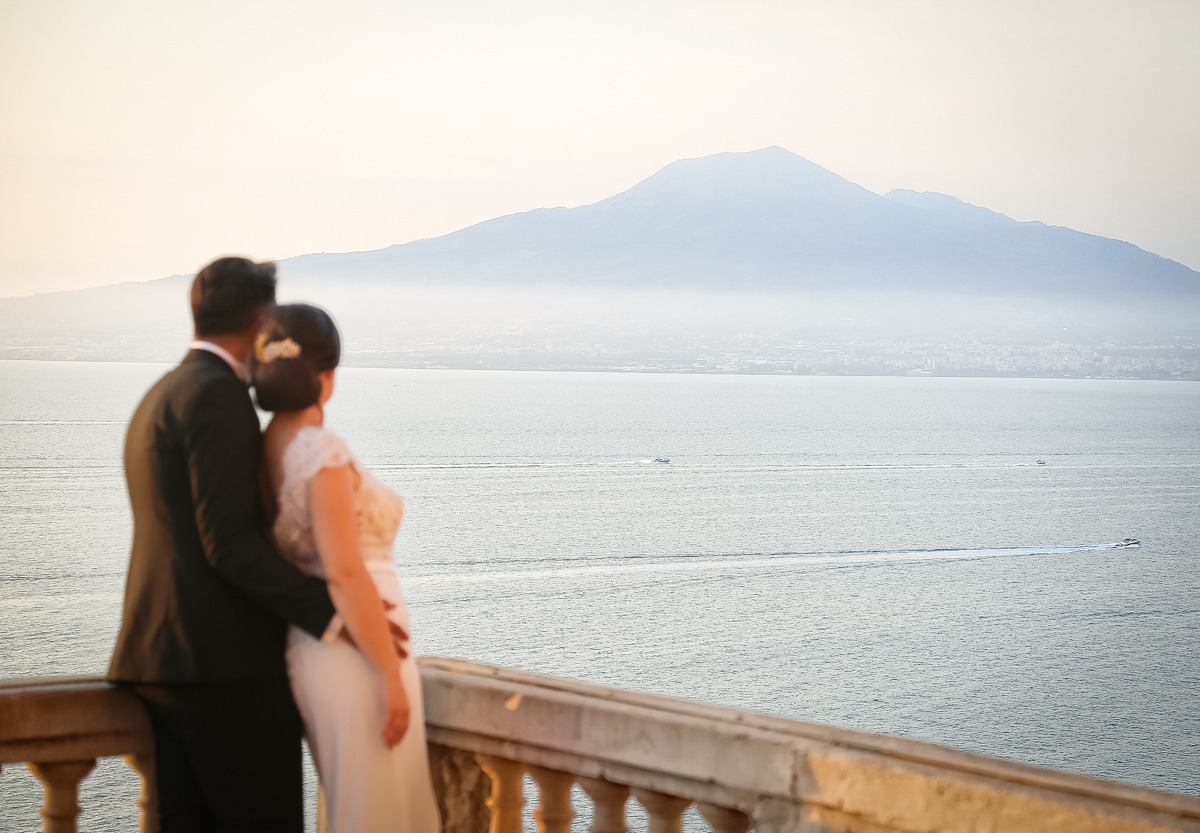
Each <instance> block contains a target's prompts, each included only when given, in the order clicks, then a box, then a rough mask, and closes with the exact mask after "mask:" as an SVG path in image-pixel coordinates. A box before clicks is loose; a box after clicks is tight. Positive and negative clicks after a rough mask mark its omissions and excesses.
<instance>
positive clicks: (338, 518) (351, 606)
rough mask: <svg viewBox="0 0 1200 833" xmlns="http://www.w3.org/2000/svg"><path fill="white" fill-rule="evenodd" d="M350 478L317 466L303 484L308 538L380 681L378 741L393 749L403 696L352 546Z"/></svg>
mask: <svg viewBox="0 0 1200 833" xmlns="http://www.w3.org/2000/svg"><path fill="white" fill-rule="evenodd" d="M353 477H354V473H353V472H352V471H351V470H350V466H349V465H345V466H338V467H336V468H323V469H321V470H320V471H319V472H317V474H316V475H314V476H313V478H312V480H310V481H309V486H308V488H309V498H310V501H309V506H311V507H312V521H313V537H314V539H315V540H316V544H317V553H318V554H319V556H320V558H321V566H322V567H323V568H324V570H325V580H326V581H327V582H328V584H329V595H330V596H331V597H332V598H333V604H334V607H336V608H337V612H338V614H339V615H340V616H341V617H342V621H343V622H345V624H346V628H347V630H349V631H350V636H351V637H353V638H354V641H355V643H356V644H357V645H358V649H359V651H361V652H362V654H363V656H365V657H366V658H367V661H368V662H370V663H371V665H372V666H373V667H374V668H375V670H376V671H377V672H378V674H379V676H380V678H381V684H382V685H383V688H384V702H385V704H386V707H387V714H386V718H385V721H384V730H383V740H384V743H386V744H387V745H388V746H395V745H396V744H397V743H399V742H400V739H401V738H402V737H403V736H404V733H405V731H406V730H407V729H408V697H407V695H406V694H405V692H404V686H403V685H402V683H401V682H400V661H399V660H398V659H397V658H396V651H395V648H394V647H393V644H392V638H391V633H390V632H389V630H388V623H387V619H386V617H385V616H384V608H383V602H382V600H381V599H380V597H379V591H378V590H376V589H375V582H374V581H372V580H371V576H370V574H369V573H368V572H367V566H366V564H365V563H364V562H363V557H362V552H361V551H360V549H359V546H358V526H357V524H356V523H355V516H354V492H353Z"/></svg>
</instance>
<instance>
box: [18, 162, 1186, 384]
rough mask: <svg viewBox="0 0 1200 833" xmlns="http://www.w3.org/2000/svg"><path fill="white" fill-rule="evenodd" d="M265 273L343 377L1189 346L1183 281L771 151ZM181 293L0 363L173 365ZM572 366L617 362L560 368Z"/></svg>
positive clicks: (23, 332)
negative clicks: (586, 200)
mask: <svg viewBox="0 0 1200 833" xmlns="http://www.w3.org/2000/svg"><path fill="white" fill-rule="evenodd" d="M279 274H280V298H281V299H283V300H288V299H296V298H303V299H307V300H311V301H314V302H316V303H321V304H324V305H326V306H328V307H329V308H330V309H331V310H332V311H334V312H335V313H336V314H337V316H338V318H339V321H340V322H341V323H342V324H343V329H344V330H345V331H346V333H347V336H348V340H347V347H348V350H349V352H350V354H353V356H354V357H355V359H354V360H355V361H357V362H359V363H404V362H408V363H409V364H408V365H406V366H421V363H422V362H424V363H426V364H443V365H444V364H449V365H453V366H469V367H474V366H481V365H480V363H479V362H480V359H479V356H481V355H483V354H484V353H488V351H491V353H489V355H492V356H493V359H494V357H495V356H497V355H501V354H503V356H505V357H507V358H505V359H504V361H505V362H507V363H508V364H506V365H504V366H518V365H519V366H523V367H524V366H549V365H548V363H547V361H546V360H545V356H548V355H550V354H551V353H553V354H554V355H560V356H568V357H572V358H570V361H569V362H568V361H567V360H566V359H564V360H563V361H564V362H565V363H559V364H556V365H554V366H585V365H586V366H587V367H613V366H620V367H641V366H642V365H646V366H659V365H661V362H660V358H661V356H662V355H665V353H664V352H663V351H667V352H671V353H672V355H676V354H678V351H679V350H681V349H683V348H682V347H681V345H684V344H686V345H688V347H687V350H688V351H691V352H690V353H688V355H693V354H694V355H696V356H701V355H703V356H707V357H708V358H707V359H705V361H710V360H711V361H712V362H715V363H716V364H717V365H721V366H725V364H724V363H723V362H724V360H723V359H720V358H715V357H718V356H719V355H725V354H727V353H729V352H730V351H732V352H734V353H737V352H738V351H743V352H744V351H747V350H749V351H750V352H752V353H755V355H760V356H761V355H764V352H763V351H764V350H766V351H767V352H770V351H773V350H775V348H774V347H772V346H771V345H776V344H782V343H785V342H786V343H792V344H800V343H808V344H812V343H816V342H821V341H822V339H826V340H828V342H827V343H834V342H838V343H842V342H845V343H850V342H855V341H856V342H858V343H862V344H865V343H867V342H880V343H881V342H882V341H887V340H892V341H896V342H897V343H933V342H937V341H940V342H941V343H943V344H948V343H950V342H952V341H953V342H954V343H961V344H963V345H967V346H969V345H972V344H976V343H979V342H980V340H981V339H991V340H992V343H996V344H1001V343H1008V344H1015V343H1018V342H1020V343H1022V344H1025V345H1029V344H1035V343H1043V344H1044V343H1050V342H1055V341H1057V342H1072V343H1089V344H1100V343H1105V344H1106V345H1108V346H1110V347H1111V346H1112V341H1113V339H1114V338H1118V337H1119V338H1121V339H1124V341H1125V343H1129V344H1135V343H1136V344H1142V345H1148V344H1177V345H1188V344H1195V343H1197V341H1200V304H1198V303H1197V300H1200V297H1198V296H1200V273H1197V272H1195V271H1193V270H1191V269H1189V268H1187V267H1185V266H1183V265H1182V264H1179V263H1176V262H1174V261H1171V260H1167V259H1166V258H1162V257H1158V256H1157V255H1154V254H1151V253H1149V252H1146V251H1143V250H1142V249H1139V248H1137V247H1136V246H1133V245H1131V244H1129V243H1124V242H1121V241H1118V240H1110V239H1106V238H1102V237H1096V236H1094V235H1089V234H1083V233H1081V232H1077V231H1072V230H1071V229H1066V228H1059V227H1055V226H1048V225H1046V224H1044V223H1038V222H1030V223H1026V222H1017V221H1015V220H1013V219H1011V218H1009V217H1006V216H1004V215H1002V214H998V213H996V212H993V211H989V210H988V209H986V208H981V207H978V206H973V205H968V204H967V203H964V202H962V201H960V200H957V199H955V198H954V197H950V196H946V195H942V194H930V193H917V192H913V191H892V192H891V193H889V194H887V195H886V196H880V195H878V194H875V193H872V192H871V191H868V190H866V189H865V188H862V187H860V186H858V185H855V184H854V183H852V182H848V181H847V180H845V179H843V178H842V177H840V176H838V175H837V174H834V173H832V172H830V171H827V170H825V169H824V168H821V167H820V166H818V165H815V164H813V163H812V162H809V161H807V160H805V159H802V158H801V157H799V156H796V155H795V154H792V153H789V152H788V151H786V150H783V149H782V148H766V149H763V150H758V151H753V152H750V153H721V154H717V155H715V156H709V157H705V158H701V159H685V160H681V161H678V162H675V163H673V164H671V165H668V166H667V167H665V168H664V169H662V170H661V171H659V172H658V173H657V174H655V175H654V176H651V177H650V178H648V179H646V180H645V181H643V182H641V183H639V184H637V185H635V186H634V187H633V188H630V189H629V190H628V191H625V192H623V193H620V194H617V195H615V196H612V197H609V198H608V199H605V200H601V201H600V202H597V203H594V204H592V205H585V206H580V207H577V208H544V209H538V210H536V211H529V212H525V213H522V214H513V215H510V216H506V217H500V218H497V219H494V220H489V221H487V222H484V223H479V224H478V225H474V226H471V227H469V228H465V229H462V230H461V231H457V232H454V233H452V234H447V235H445V236H443V237H438V238H434V239H429V240H418V241H415V242H412V243H406V244H403V245H396V246H390V247H388V248H385V249H380V250H377V251H370V252H355V253H346V254H312V255H304V256H301V257H294V258H289V259H286V260H283V261H280V263H279ZM188 281H189V276H185V275H176V276H172V277H170V278H163V279H161V280H158V281H149V282H146V283H125V284H116V285H111V286H103V287H96V288H92V289H85V290H78V291H71V292H57V293H51V294H44V295H34V296H30V297H25V298H7V299H0V358H59V357H61V358H74V359H79V358H93V359H122V360H169V359H172V358H175V357H177V356H178V354H179V351H180V350H181V345H183V344H185V343H186V339H187V334H188V332H189V330H190V322H189V320H188V314H187V304H186V287H187V283H188ZM839 339H840V340H841V341H838V340H839ZM822 343H826V342H822ZM749 344H755V345H758V346H757V347H754V348H753V349H751V348H749V347H746V346H745V345H749ZM422 345H423V346H422ZM551 345H553V346H551ZM721 345H725V346H721ZM726 347H728V350H726ZM718 348H719V349H718ZM864 349H865V348H864ZM872 349H874V348H872ZM888 349H889V350H890V349H892V348H890V347H889V348H888ZM964 349H966V348H964ZM1106 349H1107V348H1106ZM581 351H583V352H581ZM584 352H586V353H587V362H592V359H594V358H596V357H597V356H608V357H610V358H611V357H612V356H617V355H620V356H626V357H627V360H626V359H621V361H620V362H617V363H615V364H614V362H616V360H615V359H613V360H612V361H610V360H609V359H608V358H606V359H603V360H600V359H596V361H595V362H594V363H587V362H584V363H583V364H581V363H580V362H581V361H582V360H581V359H579V356H581V355H583V353H584ZM868 352H870V351H868ZM959 352H961V351H959ZM1110 352H1111V351H1110ZM656 356H657V357H659V358H655V357H656ZM431 357H433V358H431ZM628 357H632V358H628ZM493 359H488V360H487V361H491V362H492V364H490V365H488V366H497V365H496V361H499V360H498V359H497V360H495V361H493ZM679 361H683V362H684V365H682V366H690V365H687V364H686V362H687V361H690V359H680V360H679ZM781 361H785V363H786V360H781ZM897 361H900V360H897ZM907 361H909V359H908V358H905V359H903V362H907ZM1189 361H1190V359H1189ZM606 362H607V363H606ZM656 362H659V364H658V365H656V364H655V363H656ZM903 362H900V364H899V365H896V366H906V365H903ZM485 364H486V361H485ZM662 366H666V365H662ZM670 366H671V367H677V366H681V365H679V364H678V363H676V364H672V365H670ZM714 366H715V365H714ZM1188 372H1190V371H1188Z"/></svg>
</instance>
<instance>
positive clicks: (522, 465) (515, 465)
mask: <svg viewBox="0 0 1200 833" xmlns="http://www.w3.org/2000/svg"><path fill="white" fill-rule="evenodd" d="M667 463H670V460H668V459H667V458H665V457H657V458H654V459H645V460H538V461H530V462H497V463H490V462H477V463H369V464H368V466H369V468H371V469H372V470H377V471H410V470H416V469H573V468H609V467H614V466H661V465H664V464H667Z"/></svg>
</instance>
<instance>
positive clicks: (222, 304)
mask: <svg viewBox="0 0 1200 833" xmlns="http://www.w3.org/2000/svg"><path fill="white" fill-rule="evenodd" d="M274 301H275V266H274V264H272V263H253V262H251V261H249V260H246V259H244V258H221V259H219V260H216V261H214V262H213V263H211V264H209V265H208V266H206V267H205V268H204V269H202V270H201V271H200V272H199V273H198V274H197V275H196V277H195V280H194V281H193V283H192V287H191V307H192V319H193V323H194V324H195V334H196V335H195V338H196V340H195V341H194V342H192V345H191V349H190V351H189V352H188V354H187V356H186V357H185V358H184V359H183V361H182V362H181V363H180V364H179V365H178V366H177V367H175V368H174V369H173V370H171V371H170V372H169V373H167V374H166V375H165V376H164V377H163V378H161V379H160V380H159V381H158V382H157V383H156V384H155V385H154V386H153V387H152V388H151V389H150V390H149V392H147V394H146V395H145V397H144V398H143V399H142V402H141V404H139V405H138V407H137V410H136V411H135V412H134V415H133V418H132V420H131V421H130V424H129V430H128V433H127V435H126V440H125V476H126V483H127V486H128V489H129V497H130V502H131V505H132V509H133V546H132V551H131V555H130V565H129V576H128V580H127V584H126V590H125V604H124V613H123V619H122V623H121V630H120V634H119V635H118V637H117V644H116V648H115V649H114V653H113V658H112V664H111V667H110V669H109V678H110V679H111V680H113V681H116V682H121V683H125V684H128V685H129V686H130V687H131V688H132V690H133V692H134V693H135V694H136V695H137V696H138V697H139V698H140V699H141V700H142V702H143V703H144V704H145V706H146V711H147V714H148V715H149V718H150V725H151V728H152V730H153V734H154V740H155V761H156V764H155V766H156V775H157V782H158V797H159V816H160V830H161V833H193V832H195V833H199V831H220V833H227V832H228V833H232V831H247V832H248V831H255V832H256V833H259V832H260V831H261V832H263V833H266V832H267V831H279V833H299V832H300V831H301V830H303V809H302V787H301V747H300V740H301V736H302V734H304V735H307V737H308V741H309V745H310V747H311V749H312V752H313V756H314V759H315V761H316V765H317V770H318V773H319V775H320V778H321V782H322V785H323V788H324V791H325V796H326V806H327V811H328V815H329V822H330V830H331V833H369V831H383V830H387V831H402V832H403V833H436V831H437V830H438V828H439V821H438V812H437V806H436V801H435V798H434V794H433V787H432V783H431V779H430V774H429V765H428V760H427V757H426V749H425V730H424V715H423V712H422V706H421V691H420V681H419V678H418V674H417V669H416V665H415V662H414V660H413V658H411V657H409V656H408V648H407V644H408V642H407V640H408V630H409V628H408V624H409V623H408V614H407V610H406V608H405V605H404V600H403V598H402V596H401V594H400V585H399V582H398V581H397V578H396V575H395V572H394V571H393V568H392V542H393V539H394V537H395V534H396V531H397V529H398V528H399V525H400V521H401V518H402V515H403V512H404V504H403V501H402V500H401V499H400V497H399V496H398V495H396V494H395V493H394V492H392V491H391V490H389V489H388V488H386V487H385V486H383V485H382V484H380V483H379V482H378V481H377V480H375V478H373V477H372V476H371V474H370V472H368V471H367V470H365V469H364V468H363V467H362V466H361V465H360V464H359V462H358V460H357V459H356V458H355V456H354V454H353V453H352V452H351V451H350V449H349V448H348V447H347V446H346V443H345V442H344V441H343V440H342V439H341V437H339V436H338V435H337V434H336V433H334V432H333V431H331V430H330V429H328V428H326V427H325V424H324V405H325V403H326V402H327V401H328V399H329V397H330V396H331V395H332V394H333V386H334V385H333V383H334V368H336V367H337V364H338V360H339V357H340V353H341V344H340V339H339V335H338V331H337V328H336V327H335V326H334V323H333V321H332V320H331V319H330V317H329V316H328V315H327V314H326V313H325V312H323V311H322V310H320V309H318V308H316V307H311V306H307V305H304V304H290V305H282V306H276V305H275V303H274ZM252 383H253V384H254V386H255V393H256V396H257V398H258V402H259V405H260V406H261V407H262V408H263V409H264V410H267V411H272V412H274V416H273V418H272V420H271V423H270V425H269V426H268V428H267V430H266V432H265V434H263V433H262V432H261V431H260V428H259V419H258V414H257V412H256V411H255V408H254V404H253V402H252V401H251V398H250V393H249V390H248V386H249V385H250V384H252Z"/></svg>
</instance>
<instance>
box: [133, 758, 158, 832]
mask: <svg viewBox="0 0 1200 833" xmlns="http://www.w3.org/2000/svg"><path fill="white" fill-rule="evenodd" d="M125 763H127V764H129V768H130V769H132V770H133V771H134V772H136V773H137V775H138V781H139V782H140V784H141V786H140V788H139V790H138V799H137V806H138V833H158V781H157V779H156V776H155V770H154V756H153V755H152V754H149V753H145V752H133V753H131V754H129V755H126V756H125Z"/></svg>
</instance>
